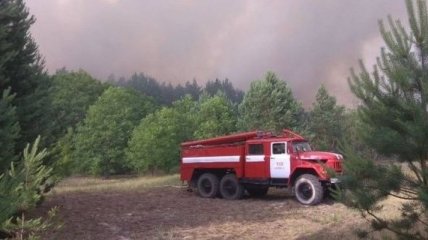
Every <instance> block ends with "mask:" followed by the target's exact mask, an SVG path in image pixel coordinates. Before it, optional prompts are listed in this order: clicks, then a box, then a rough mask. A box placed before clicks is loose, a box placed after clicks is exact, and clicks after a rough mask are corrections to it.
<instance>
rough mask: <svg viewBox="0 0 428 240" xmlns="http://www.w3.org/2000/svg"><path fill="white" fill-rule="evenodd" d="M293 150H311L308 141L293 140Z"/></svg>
mask: <svg viewBox="0 0 428 240" xmlns="http://www.w3.org/2000/svg"><path fill="white" fill-rule="evenodd" d="M293 150H294V151H295V152H297V151H299V152H310V151H312V149H311V145H309V143H308V142H293Z"/></svg>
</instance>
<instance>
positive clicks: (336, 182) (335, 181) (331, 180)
mask: <svg viewBox="0 0 428 240" xmlns="http://www.w3.org/2000/svg"><path fill="white" fill-rule="evenodd" d="M330 183H331V184H338V183H340V180H339V179H338V178H330Z"/></svg>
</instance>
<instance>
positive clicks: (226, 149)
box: [180, 130, 343, 205]
mask: <svg viewBox="0 0 428 240" xmlns="http://www.w3.org/2000/svg"><path fill="white" fill-rule="evenodd" d="M342 160H343V157H342V155H340V154H336V153H330V152H317V151H313V150H312V149H311V147H310V145H309V143H308V142H307V141H306V140H305V139H304V138H303V137H301V136H300V135H298V134H296V133H294V132H292V131H290V130H283V132H282V134H280V135H274V134H272V133H271V132H261V131H253V132H245V133H239V134H233V135H228V136H222V137H216V138H210V139H204V140H197V141H190V142H184V143H182V144H181V165H180V172H181V180H182V181H186V182H187V183H188V184H189V186H190V187H192V188H197V190H198V193H199V195H200V196H201V197H204V198H214V197H217V196H219V195H220V196H221V197H223V198H224V199H231V200H232V199H240V198H242V197H243V195H244V193H245V191H247V192H248V194H249V195H250V196H263V195H265V194H266V193H267V191H268V189H269V187H289V189H292V190H293V191H292V192H294V193H295V196H296V198H297V200H298V201H299V202H301V203H302V204H306V205H314V204H318V203H319V202H321V200H322V199H323V196H324V192H325V191H326V189H327V188H328V186H330V185H331V184H335V183H336V182H337V178H331V177H330V176H329V174H328V172H329V171H328V170H327V169H328V168H330V169H331V170H332V171H334V172H336V173H338V174H340V173H341V172H342Z"/></svg>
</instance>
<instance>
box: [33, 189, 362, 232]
mask: <svg viewBox="0 0 428 240" xmlns="http://www.w3.org/2000/svg"><path fill="white" fill-rule="evenodd" d="M125 190H126V189H125ZM54 206H58V207H59V218H60V219H61V221H62V222H63V224H64V226H63V227H62V228H61V229H60V230H57V231H50V232H48V233H46V235H45V236H43V239H73V240H74V239H102V240H109V239H115V240H116V239H118V240H125V239H354V238H356V237H355V235H354V234H353V230H354V229H355V228H356V227H358V226H360V225H362V224H363V223H364V222H363V220H362V219H361V218H360V217H359V214H358V213H356V212H352V211H351V210H348V209H347V208H345V207H344V206H342V205H341V204H339V203H335V202H334V201H332V200H328V199H327V200H326V201H324V203H322V204H320V205H318V206H303V205H301V204H299V203H298V202H297V201H296V200H295V199H294V198H293V197H291V196H288V195H287V194H286V193H285V191H284V190H282V189H271V190H269V193H268V195H267V196H266V197H264V198H259V199H254V198H249V197H246V198H244V199H242V200H238V201H227V200H223V199H220V198H218V199H203V198H200V197H199V196H198V195H197V193H195V192H188V191H186V188H185V187H182V186H179V185H175V186H163V187H148V188H144V189H140V190H138V189H134V190H129V191H124V190H123V189H122V190H121V191H119V190H102V191H95V192H89V191H82V192H78V191H76V192H62V193H53V194H51V195H50V196H48V198H47V199H46V201H45V202H44V203H43V204H42V205H41V206H40V208H38V209H37V212H40V213H42V212H46V211H47V210H48V209H50V208H52V207H54ZM36 214H37V213H36Z"/></svg>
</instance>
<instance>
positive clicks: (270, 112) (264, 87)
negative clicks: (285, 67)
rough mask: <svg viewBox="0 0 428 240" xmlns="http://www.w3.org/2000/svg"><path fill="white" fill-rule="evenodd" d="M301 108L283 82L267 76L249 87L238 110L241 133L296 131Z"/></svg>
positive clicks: (272, 75)
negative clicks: (248, 131) (252, 131)
mask: <svg viewBox="0 0 428 240" xmlns="http://www.w3.org/2000/svg"><path fill="white" fill-rule="evenodd" d="M301 110H302V107H301V105H300V103H298V102H297V101H296V99H295V98H294V97H293V93H292V91H291V89H290V88H289V87H288V86H287V84H286V82H285V81H282V80H280V79H279V78H278V77H277V76H276V75H275V73H272V72H268V73H267V74H266V77H265V79H263V80H259V81H254V82H252V83H251V86H250V90H249V91H248V92H247V93H246V94H245V96H244V100H243V101H242V103H241V104H240V106H239V112H240V119H239V126H240V128H241V129H242V130H254V129H260V130H272V131H281V130H282V129H284V128H290V129H292V128H296V127H298V125H299V121H298V115H299V113H300V112H301Z"/></svg>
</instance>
